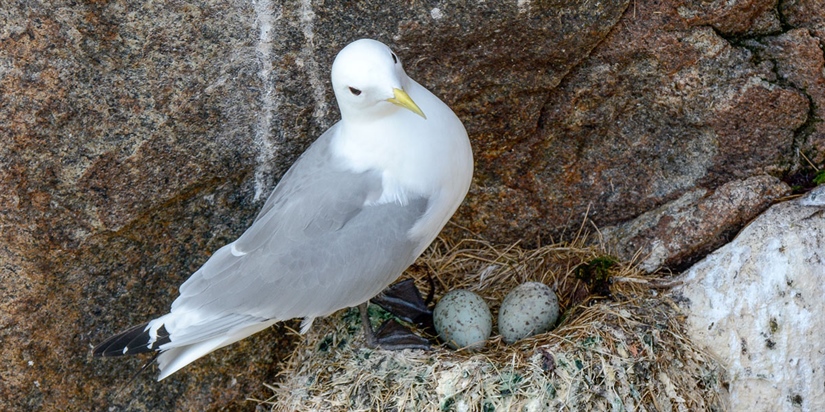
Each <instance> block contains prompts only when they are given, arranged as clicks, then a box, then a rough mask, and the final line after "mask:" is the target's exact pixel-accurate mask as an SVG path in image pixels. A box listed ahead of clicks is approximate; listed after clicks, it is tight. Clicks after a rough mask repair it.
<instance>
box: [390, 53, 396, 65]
mask: <svg viewBox="0 0 825 412" xmlns="http://www.w3.org/2000/svg"><path fill="white" fill-rule="evenodd" d="M390 54H391V55H392V62H393V63H396V64H398V57H397V56H396V55H395V53H390Z"/></svg>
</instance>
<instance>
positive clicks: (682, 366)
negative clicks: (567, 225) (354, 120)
mask: <svg viewBox="0 0 825 412" xmlns="http://www.w3.org/2000/svg"><path fill="white" fill-rule="evenodd" d="M427 274H430V275H431V276H433V278H434V279H435V283H436V284H437V291H436V297H439V296H440V295H443V294H444V293H445V292H447V291H449V290H453V289H457V288H464V289H469V290H472V291H474V292H477V293H478V294H479V295H481V296H482V297H484V299H485V300H486V301H487V303H488V304H489V306H490V309H491V310H492V312H493V318H494V319H495V318H496V316H497V313H498V310H499V307H500V304H501V302H502V299H503V298H504V296H505V295H506V294H507V292H509V291H510V290H511V289H513V288H514V287H515V286H517V285H518V284H521V283H524V282H529V281H536V282H543V283H545V284H547V285H549V286H550V287H552V288H553V289H554V290H555V291H556V293H557V295H558V297H559V304H560V307H561V311H562V314H561V320H560V322H559V325H558V327H556V328H555V329H553V330H552V331H550V332H547V333H543V334H539V335H536V336H532V337H529V338H525V339H522V340H519V341H518V342H516V343H515V344H511V345H507V344H505V343H504V342H503V341H502V339H501V338H500V337H499V336H496V335H494V336H493V338H492V339H491V340H490V341H489V342H488V344H487V346H486V347H485V348H484V349H482V350H481V351H478V352H468V351H454V350H452V349H449V348H447V347H436V349H435V350H433V351H429V352H426V351H417V350H404V351H399V352H393V351H385V350H372V349H367V348H365V346H364V342H363V334H362V333H361V329H360V324H359V323H358V319H359V317H358V315H357V310H355V309H351V310H344V311H341V312H339V313H337V314H335V315H333V316H330V317H328V318H326V319H323V320H321V319H319V320H316V324H315V325H314V326H313V328H312V330H311V331H310V332H309V333H308V334H307V335H305V336H302V337H300V338H299V339H300V340H301V343H299V344H298V347H297V348H296V350H295V352H294V353H293V355H292V357H291V358H290V360H289V361H288V362H287V364H286V365H285V366H284V368H285V369H284V371H283V373H282V375H281V380H280V382H276V383H274V384H272V385H268V386H270V387H271V389H272V390H273V392H274V394H273V396H272V397H271V398H270V399H268V400H266V401H263V402H262V403H261V405H259V406H261V407H271V408H272V410H275V411H299V410H300V411H310V410H316V411H372V410H380V411H483V412H492V411H544V410H559V411H579V410H593V411H708V410H714V411H718V410H725V409H726V405H725V403H724V399H725V397H726V395H725V391H724V389H723V387H724V386H725V382H726V379H725V373H724V370H723V369H722V368H721V367H720V366H719V364H718V362H717V361H716V360H715V359H713V358H712V357H711V356H710V355H708V354H706V353H704V352H703V351H701V350H699V349H698V348H696V347H695V346H694V345H693V344H692V343H691V341H690V339H689V337H688V336H685V335H684V330H683V328H682V325H683V324H684V316H683V315H682V314H681V313H680V312H679V309H678V307H677V306H676V305H675V304H673V302H672V301H671V300H670V298H669V297H668V296H667V294H666V287H664V286H663V284H664V283H666V282H667V279H663V278H661V277H656V276H650V275H644V274H642V273H641V272H640V271H637V270H635V269H634V268H633V267H632V265H630V264H628V263H621V262H616V261H615V260H613V259H611V258H609V257H607V255H606V254H605V253H604V251H602V250H599V249H598V248H596V247H586V246H584V242H583V241H582V242H577V243H575V244H565V245H551V246H545V247H542V248H539V249H533V250H524V249H521V248H519V247H517V246H511V247H508V248H504V249H499V248H495V247H493V246H491V245H489V244H486V243H483V242H477V241H464V242H461V243H459V244H458V245H449V244H446V243H444V242H440V243H437V244H436V245H434V246H433V247H431V248H430V250H429V251H428V252H426V253H425V255H424V256H422V258H420V259H419V261H418V262H417V263H416V265H414V266H413V267H412V268H411V269H409V270H408V271H407V273H406V274H405V276H409V277H413V278H414V279H416V282H417V285H418V286H419V288H420V289H422V291H424V293H425V294H426V291H427V290H428V283H427V281H426V277H427ZM376 318H379V319H376V320H375V322H376V323H378V322H380V316H378V317H376Z"/></svg>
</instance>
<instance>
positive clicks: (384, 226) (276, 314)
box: [94, 39, 473, 380]
mask: <svg viewBox="0 0 825 412" xmlns="http://www.w3.org/2000/svg"><path fill="white" fill-rule="evenodd" d="M331 77H332V87H333V90H334V93H335V98H336V100H337V102H338V107H339V108H340V111H341V120H340V121H339V122H338V123H336V124H335V125H333V126H332V127H331V128H329V130H327V131H326V132H324V133H323V134H322V135H321V136H320V137H319V138H318V139H317V140H316V141H315V142H314V143H313V144H312V145H311V146H310V147H309V148H308V149H307V150H306V151H305V152H304V153H303V154H302V155H301V156H300V158H298V160H297V161H296V162H295V164H293V165H292V167H291V168H290V169H289V170H288V171H287V173H286V174H285V175H284V176H283V178H282V179H281V180H280V182H279V183H278V184H277V186H276V187H275V189H274V191H273V192H272V194H271V195H270V196H269V198H268V199H267V201H266V203H265V204H264V206H263V209H262V210H261V211H260V213H259V214H258V216H257V218H256V219H255V221H254V222H253V223H252V225H251V226H250V227H249V228H248V229H247V230H246V231H245V232H244V233H243V234H242V235H241V236H240V237H239V238H238V239H237V240H235V241H234V242H232V243H230V244H228V245H226V246H224V247H222V248H220V249H218V251H217V252H215V253H214V254H213V255H212V256H211V257H210V258H209V260H207V261H206V263H204V265H203V266H202V267H201V268H200V269H198V270H197V271H196V272H195V273H194V274H192V276H191V277H190V278H189V279H188V280H187V281H186V282H184V283H183V285H181V287H180V296H178V298H177V299H175V301H174V302H172V308H171V311H170V312H169V313H168V314H166V315H163V316H160V317H158V318H156V319H153V320H150V321H149V322H146V323H144V324H141V325H138V326H135V327H133V328H131V329H128V330H126V331H124V332H122V333H120V334H118V335H116V336H113V337H111V338H109V339H108V340H106V341H105V342H103V343H101V344H100V345H98V346H97V347H96V348H95V349H94V355H96V356H119V355H125V354H132V353H143V352H159V354H157V361H158V366H159V369H160V375H159V377H158V380H161V379H164V378H166V377H168V376H169V375H171V374H172V373H174V372H176V371H178V370H179V369H181V368H182V367H184V366H186V365H188V364H189V363H191V362H193V361H195V360H196V359H198V358H200V357H202V356H204V355H206V354H208V353H210V352H212V351H214V350H216V349H218V348H221V347H224V346H226V345H229V344H231V343H234V342H237V341H239V340H241V339H243V338H246V337H247V336H250V335H252V334H254V333H257V332H259V331H261V330H263V329H266V328H268V327H269V326H271V325H272V324H274V323H275V322H278V321H283V320H288V319H293V318H303V319H304V322H303V324H302V325H303V326H302V332H303V331H306V330H307V329H308V328H309V326H310V325H311V323H312V320H313V319H314V318H316V317H319V316H326V315H329V314H331V313H333V312H335V311H337V310H339V309H342V308H347V307H352V306H358V305H361V304H363V303H365V302H367V301H368V300H369V299H370V298H372V297H373V296H375V295H376V294H378V293H379V292H381V291H382V290H383V289H384V288H386V287H387V286H388V285H389V284H390V283H392V282H393V281H395V280H396V279H397V278H398V277H399V276H400V275H401V273H402V272H403V271H404V270H405V269H406V268H407V267H408V266H409V265H411V264H412V263H413V261H414V260H415V259H416V258H417V257H418V256H419V255H420V254H421V253H422V252H423V251H424V249H426V248H427V246H428V245H429V244H430V243H431V242H432V241H433V239H435V237H436V236H437V235H438V233H439V232H440V231H441V229H442V228H443V227H444V225H445V224H446V223H447V221H448V220H449V219H450V217H451V216H452V215H453V213H454V212H455V211H456V209H457V208H458V206H459V204H460V203H461V202H462V200H463V199H464V197H465V195H466V194H467V191H468V189H469V187H470V181H471V179H472V174H473V154H472V149H471V147H470V141H469V139H468V138H467V132H466V131H465V129H464V126H463V125H462V123H461V121H460V120H459V119H458V117H457V116H456V115H455V114H454V113H453V111H452V110H450V108H449V107H447V105H446V104H444V102H442V101H441V100H440V99H438V98H437V97H436V96H435V95H433V94H432V93H430V92H429V91H428V90H427V89H425V88H424V87H422V86H421V85H420V84H418V83H417V82H416V81H415V80H413V79H411V78H409V77H408V76H407V74H406V73H405V72H404V69H403V67H402V65H401V61H400V60H399V59H398V56H397V55H396V54H395V53H393V52H392V50H390V49H389V47H387V46H386V45H384V44H383V43H380V42H378V41H375V40H369V39H362V40H358V41H355V42H353V43H351V44H349V45H347V46H346V47H344V48H343V49H342V50H341V51H340V52H339V53H338V55H337V56H336V58H335V61H334V62H333V64H332V76H331Z"/></svg>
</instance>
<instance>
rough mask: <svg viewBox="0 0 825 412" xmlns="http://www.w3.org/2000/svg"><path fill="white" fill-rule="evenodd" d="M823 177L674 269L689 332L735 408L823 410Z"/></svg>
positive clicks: (824, 391) (824, 309)
mask: <svg viewBox="0 0 825 412" xmlns="http://www.w3.org/2000/svg"><path fill="white" fill-rule="evenodd" d="M823 217H825V187H819V188H817V189H815V190H814V191H812V192H810V193H808V194H807V195H806V196H804V197H802V198H799V199H796V200H793V201H787V202H783V203H780V204H777V205H775V206H773V207H771V208H770V209H768V211H767V212H765V213H764V214H762V215H761V216H760V217H759V218H757V219H756V220H755V221H753V222H752V223H751V224H749V225H748V226H747V227H746V228H745V229H743V230H742V232H741V233H740V234H739V235H738V236H737V237H736V239H734V240H733V241H732V242H731V243H729V244H727V245H725V246H724V247H722V248H720V249H719V250H717V251H715V252H713V253H712V254H710V255H708V256H707V257H706V258H705V259H703V260H702V261H701V262H699V263H697V264H696V265H694V266H693V267H691V268H690V269H689V270H688V271H687V272H686V273H685V274H684V275H683V276H681V277H680V278H679V280H680V281H681V282H682V285H681V286H679V287H677V288H676V289H675V290H674V291H673V293H674V295H675V296H676V297H677V299H678V300H680V301H681V304H682V305H683V306H684V307H685V311H686V313H687V325H686V326H687V329H688V333H689V334H690V337H691V339H692V340H693V341H694V342H695V343H698V344H700V345H703V346H705V347H707V349H708V350H709V351H710V352H712V353H713V354H715V355H716V356H718V357H719V359H720V360H721V361H722V363H723V365H725V368H726V369H727V371H728V375H729V376H730V401H731V402H730V404H731V405H732V406H733V408H732V409H731V410H735V411H821V410H823V409H825V388H823V386H822V382H823V375H825V365H823V363H822V353H823V352H825V345H823V340H822V338H821V337H822V330H823V329H825V317H823V316H822V314H823V312H825V304H824V303H823V300H822V294H823V293H825V289H823V285H825V282H823V275H825V249H823V247H822V245H823V243H825V218H823Z"/></svg>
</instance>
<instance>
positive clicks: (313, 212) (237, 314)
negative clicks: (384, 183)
mask: <svg viewBox="0 0 825 412" xmlns="http://www.w3.org/2000/svg"><path fill="white" fill-rule="evenodd" d="M327 148H328V139H324V138H323V137H322V138H321V139H319V140H318V142H316V143H315V144H314V145H313V146H312V147H311V148H310V149H308V150H307V152H305V154H304V155H303V156H302V157H301V158H300V159H299V160H298V162H296V163H295V165H293V167H292V168H291V169H290V171H289V172H288V173H287V174H286V175H285V176H284V178H283V179H282V183H280V184H279V186H278V188H277V189H276V190H275V192H273V194H272V196H271V197H270V198H269V199H268V200H267V202H266V206H265V207H264V210H263V211H262V212H261V214H259V216H258V217H257V219H256V220H255V222H254V224H253V225H252V226H251V227H250V228H249V229H248V230H247V231H246V232H245V233H244V234H243V235H242V236H241V237H240V238H239V239H238V240H237V241H235V242H234V243H232V244H229V245H226V246H225V247H223V248H221V249H220V250H218V251H217V252H216V253H215V254H214V255H213V256H212V257H211V258H210V259H209V261H208V262H207V263H206V264H204V266H203V267H202V268H201V269H199V270H198V271H197V272H196V273H195V274H193V275H192V277H191V278H190V279H189V280H187V281H186V282H185V283H184V284H183V285H182V286H181V288H180V291H181V295H180V297H179V298H178V299H177V300H176V301H175V302H174V303H173V305H172V315H175V316H176V317H177V320H176V321H175V323H176V324H171V325H167V329H170V333H172V335H173V340H175V334H176V333H180V331H185V330H187V329H188V328H189V327H190V326H192V325H196V324H197V325H201V327H200V329H198V331H199V332H198V333H199V334H201V336H205V335H209V334H213V333H219V332H220V331H226V330H227V328H233V327H239V326H243V324H245V323H246V322H247V321H249V320H252V319H278V320H283V319H291V318H294V317H315V316H323V315H327V314H329V313H331V312H332V311H334V310H337V309H339V308H342V307H346V306H352V305H357V304H358V303H361V302H363V301H365V300H367V299H369V298H370V297H372V296H374V295H375V294H377V293H379V292H380V291H381V290H382V289H383V287H385V286H386V285H387V284H388V283H389V282H391V281H392V280H393V279H394V278H395V276H397V275H398V274H399V273H400V272H401V271H402V270H404V268H406V267H407V266H408V265H409V264H411V263H412V261H413V260H414V259H415V257H416V256H413V253H414V252H415V251H416V250H417V249H419V245H418V244H416V241H415V240H412V239H409V238H408V237H407V232H408V231H409V229H410V228H411V227H412V226H414V225H415V223H416V222H417V221H418V220H419V219H421V218H422V216H424V214H425V211H426V209H427V203H428V199H425V198H421V197H414V196H413V197H411V198H410V199H409V200H408V202H407V203H406V204H403V205H402V204H398V203H388V204H379V205H373V204H371V203H370V202H367V199H374V198H377V197H379V195H380V190H381V179H380V174H379V173H377V172H375V171H367V172H364V173H359V174H355V173H351V172H347V171H344V170H341V169H336V168H334V167H330V165H331V164H334V159H331V158H330V155H329V153H328V150H327ZM344 283H346V287H342V285H343V284H344ZM224 318H226V322H224ZM230 319H231V320H234V321H237V322H233V321H230ZM244 319H246V320H244ZM170 320H171V319H170ZM210 322H214V323H215V326H214V327H210V326H206V325H208V324H210ZM178 336H179V337H182V336H180V335H178ZM187 340H189V339H187Z"/></svg>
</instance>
